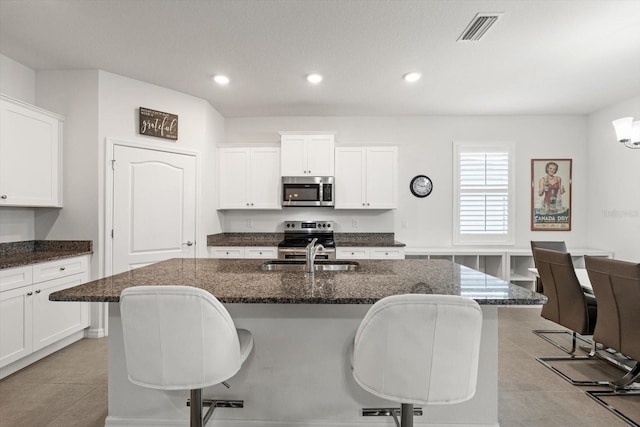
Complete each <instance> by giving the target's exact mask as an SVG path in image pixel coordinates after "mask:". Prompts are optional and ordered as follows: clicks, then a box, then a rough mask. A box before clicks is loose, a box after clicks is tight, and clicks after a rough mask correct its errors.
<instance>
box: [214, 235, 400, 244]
mask: <svg viewBox="0 0 640 427" xmlns="http://www.w3.org/2000/svg"><path fill="white" fill-rule="evenodd" d="M334 238H335V241H336V247H338V248H340V247H355V246H358V247H373V248H375V247H391V246H399V247H404V246H405V244H404V243H401V242H398V241H397V240H395V238H394V233H338V232H336V233H335V234H334ZM282 239H284V233H219V234H210V235H208V236H207V246H278V243H280V242H281V241H282Z"/></svg>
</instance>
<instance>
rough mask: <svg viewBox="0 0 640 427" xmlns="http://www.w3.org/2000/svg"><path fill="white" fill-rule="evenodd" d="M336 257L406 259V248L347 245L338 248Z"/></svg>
mask: <svg viewBox="0 0 640 427" xmlns="http://www.w3.org/2000/svg"><path fill="white" fill-rule="evenodd" d="M336 259H404V248H403V247H400V246H392V247H366V248H365V247H359V246H358V247H346V246H345V247H341V248H336Z"/></svg>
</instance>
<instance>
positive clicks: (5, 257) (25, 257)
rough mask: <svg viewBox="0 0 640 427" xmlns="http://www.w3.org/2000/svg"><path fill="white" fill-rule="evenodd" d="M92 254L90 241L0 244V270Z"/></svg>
mask: <svg viewBox="0 0 640 427" xmlns="http://www.w3.org/2000/svg"><path fill="white" fill-rule="evenodd" d="M92 253H93V242H92V241H91V240H27V241H23V242H9V243H0V270H1V269H5V268H11V267H20V266H23V265H30V264H35V263H38V262H45V261H52V260H55V259H61V258H69V257H74V256H79V255H86V254H92Z"/></svg>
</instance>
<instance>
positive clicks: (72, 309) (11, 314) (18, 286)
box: [0, 255, 89, 378]
mask: <svg viewBox="0 0 640 427" xmlns="http://www.w3.org/2000/svg"><path fill="white" fill-rule="evenodd" d="M88 280H89V259H88V255H86V256H81V257H73V258H67V259H63V260H56V261H49V262H44V263H40V264H34V265H32V266H25V267H17V268H10V269H5V270H0V378H3V377H5V376H7V375H10V374H11V373H13V372H15V371H17V370H19V369H21V368H23V367H24V366H27V365H28V364H30V363H33V362H34V361H36V360H38V359H41V358H42V357H45V356H47V355H48V354H51V353H52V352H54V351H57V350H58V349H59V348H62V347H64V346H65V345H68V344H70V343H71V342H73V341H76V340H78V339H80V338H82V336H83V332H82V331H83V329H85V328H86V327H88V326H89V304H88V303H79V302H52V301H49V294H51V293H52V292H55V291H59V290H62V289H67V288H70V287H73V286H77V285H80V284H82V283H84V282H87V281H88ZM65 340H68V341H69V342H65Z"/></svg>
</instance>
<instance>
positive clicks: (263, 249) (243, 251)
mask: <svg viewBox="0 0 640 427" xmlns="http://www.w3.org/2000/svg"><path fill="white" fill-rule="evenodd" d="M208 250H209V257H210V258H234V259H242V258H265V259H277V258H278V248H277V247H275V246H209V248H208Z"/></svg>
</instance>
